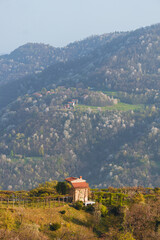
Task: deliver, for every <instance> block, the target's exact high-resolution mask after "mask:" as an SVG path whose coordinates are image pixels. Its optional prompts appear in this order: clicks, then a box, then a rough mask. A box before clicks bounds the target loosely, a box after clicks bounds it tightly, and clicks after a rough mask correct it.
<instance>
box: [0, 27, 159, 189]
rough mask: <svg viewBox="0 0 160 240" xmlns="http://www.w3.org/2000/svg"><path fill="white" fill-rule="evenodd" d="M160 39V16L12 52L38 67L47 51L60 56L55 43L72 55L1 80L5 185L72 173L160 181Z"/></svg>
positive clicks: (109, 181)
mask: <svg viewBox="0 0 160 240" xmlns="http://www.w3.org/2000/svg"><path fill="white" fill-rule="evenodd" d="M159 41H160V24H157V25H154V26H151V27H147V28H142V29H138V30H136V31H132V32H127V33H116V34H111V35H103V36H99V37H98V36H96V37H91V38H88V39H86V40H84V41H80V42H75V43H73V44H70V45H68V47H66V48H64V49H53V48H52V47H49V46H48V47H47V48H45V45H41V48H40V45H37V44H29V45H26V46H23V47H20V48H19V49H18V50H16V51H15V52H13V53H11V55H12V56H13V57H14V59H15V61H20V62H21V61H23V62H25V64H31V65H33V68H34V67H35V66H36V64H34V61H35V63H36V59H37V58H38V57H39V56H42V52H43V51H44V53H43V54H44V59H42V58H39V59H41V63H42V62H43V61H44V64H46V65H45V67H47V64H48V63H47V62H45V61H46V59H47V58H49V57H50V56H51V58H53V59H55V56H60V55H55V51H60V52H61V53H62V52H63V54H64V55H63V57H62V58H61V60H62V62H59V61H61V60H60V59H59V60H58V61H54V64H53V65H52V66H50V67H48V68H46V69H44V70H43V72H42V73H37V74H33V75H31V76H26V77H25V78H21V79H18V80H13V81H10V82H8V83H6V84H5V85H1V86H0V108H1V111H0V154H1V155H0V164H1V169H0V181H1V187H2V189H15V190H18V189H21V188H22V187H23V188H24V189H30V188H33V187H36V186H37V184H38V183H40V182H44V181H48V180H51V179H57V180H62V179H64V177H66V176H69V175H73V176H74V175H83V176H84V178H86V179H87V180H88V181H89V182H90V184H91V186H95V187H108V186H114V187H123V186H126V185H130V186H135V185H142V186H145V187H159V186H160V174H159V172H160V163H159V156H160V152H159V146H160V120H159V119H160V110H159V105H160V89H159V74H160V71H159V56H160V49H159ZM36 49H37V50H36ZM39 49H41V50H39ZM62 50H63V51H62ZM36 51H37V52H36ZM33 52H34V56H35V58H33V59H34V61H29V62H27V60H26V59H27V56H32V55H33ZM53 52H54V54H53ZM50 53H51V55H50ZM64 56H65V57H64ZM53 59H52V60H53ZM40 65H41V64H40ZM26 66H27V65H26ZM31 68H32V67H31ZM33 68H32V70H33ZM22 70H23V69H22ZM32 70H31V72H30V73H33V72H32ZM8 76H9V75H8ZM2 107H3V108H2ZM6 176H7V179H6ZM95 176H96V178H95Z"/></svg>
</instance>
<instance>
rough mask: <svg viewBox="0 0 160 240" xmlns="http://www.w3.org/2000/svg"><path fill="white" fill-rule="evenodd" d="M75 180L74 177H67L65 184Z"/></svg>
mask: <svg viewBox="0 0 160 240" xmlns="http://www.w3.org/2000/svg"><path fill="white" fill-rule="evenodd" d="M76 179H77V178H76V177H69V178H66V179H65V180H66V181H67V182H71V181H73V180H76Z"/></svg>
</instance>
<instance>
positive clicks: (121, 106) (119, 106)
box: [75, 103, 144, 112]
mask: <svg viewBox="0 0 160 240" xmlns="http://www.w3.org/2000/svg"><path fill="white" fill-rule="evenodd" d="M88 108H90V109H91V110H92V111H94V112H97V111H99V110H101V111H107V110H109V111H112V110H118V111H124V112H126V111H131V110H137V111H142V110H143V109H144V105H143V104H137V105H133V104H126V103H118V104H115V105H113V106H105V107H96V106H87V105H77V106H76V107H75V109H76V110H78V109H79V110H81V111H86V110H87V109H88Z"/></svg>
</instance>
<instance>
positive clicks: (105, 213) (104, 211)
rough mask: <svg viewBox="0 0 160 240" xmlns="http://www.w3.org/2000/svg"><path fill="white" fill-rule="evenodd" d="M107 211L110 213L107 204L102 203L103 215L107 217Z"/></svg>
mask: <svg viewBox="0 0 160 240" xmlns="http://www.w3.org/2000/svg"><path fill="white" fill-rule="evenodd" d="M107 213H108V209H107V207H106V206H104V205H102V206H101V216H102V217H106V216H107Z"/></svg>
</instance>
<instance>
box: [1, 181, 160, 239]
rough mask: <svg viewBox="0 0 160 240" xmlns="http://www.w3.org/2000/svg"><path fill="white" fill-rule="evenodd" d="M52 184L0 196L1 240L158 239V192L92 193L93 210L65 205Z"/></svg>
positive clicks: (96, 190) (136, 189) (94, 190)
mask: <svg viewBox="0 0 160 240" xmlns="http://www.w3.org/2000/svg"><path fill="white" fill-rule="evenodd" d="M56 184H58V183H56V181H53V182H46V183H44V184H40V185H39V186H38V187H37V188H36V189H32V190H31V191H24V190H21V191H0V198H1V203H0V206H1V208H0V238H2V239H6V240H8V239H9V240H10V239H18V240H24V239H27V240H33V239H34V240H42V239H43V240H50V239H55V240H56V239H57V240H58V239H64V240H77V239H84V240H88V239H92V240H94V239H95V240H96V239H97V240H98V239H108V240H113V239H115V240H150V239H152V240H158V239H159V237H160V233H159V229H160V221H159V219H160V198H159V193H160V189H158V188H155V189H153V188H149V189H148V188H142V187H139V188H135V187H134V188H131V187H130V188H118V189H117V188H116V189H115V188H108V189H101V190H100V189H91V191H90V197H91V199H92V200H94V201H95V204H94V205H88V206H84V205H83V202H80V201H78V202H76V203H68V201H67V202H66V201H65V200H67V199H68V198H67V197H68V193H66V194H64V195H60V194H58V192H57V191H56V186H57V185H56Z"/></svg>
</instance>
